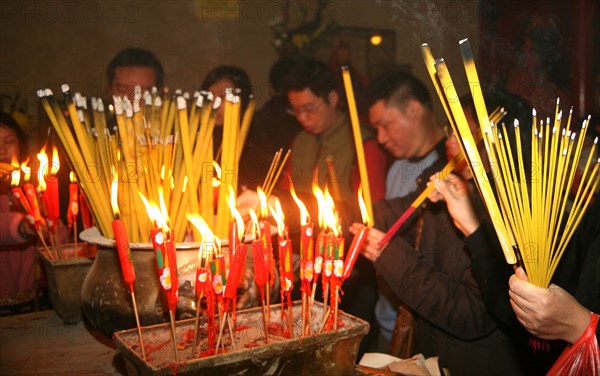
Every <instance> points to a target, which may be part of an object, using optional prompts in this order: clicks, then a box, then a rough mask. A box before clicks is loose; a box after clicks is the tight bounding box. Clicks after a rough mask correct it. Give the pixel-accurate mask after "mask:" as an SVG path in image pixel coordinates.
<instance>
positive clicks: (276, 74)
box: [269, 58, 296, 96]
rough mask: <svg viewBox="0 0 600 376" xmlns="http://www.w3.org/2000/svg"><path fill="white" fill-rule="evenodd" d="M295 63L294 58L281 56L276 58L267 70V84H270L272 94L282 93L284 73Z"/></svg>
mask: <svg viewBox="0 0 600 376" xmlns="http://www.w3.org/2000/svg"><path fill="white" fill-rule="evenodd" d="M294 64H296V60H294V59H291V58H281V59H279V60H277V61H276V62H275V63H274V64H273V65H272V66H271V69H270V70H269V84H270V85H271V87H272V89H273V92H274V95H276V96H279V95H283V94H284V93H283V86H282V85H283V82H284V79H285V77H286V75H287V74H288V73H289V71H290V70H291V69H292V67H293V66H294Z"/></svg>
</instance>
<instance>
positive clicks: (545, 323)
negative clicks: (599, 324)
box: [508, 268, 591, 343]
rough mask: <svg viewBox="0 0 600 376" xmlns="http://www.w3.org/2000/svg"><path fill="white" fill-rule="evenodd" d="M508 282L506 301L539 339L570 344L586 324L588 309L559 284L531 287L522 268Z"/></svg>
mask: <svg viewBox="0 0 600 376" xmlns="http://www.w3.org/2000/svg"><path fill="white" fill-rule="evenodd" d="M508 284H509V287H510V289H509V291H508V294H509V295H510V304H511V305H512V308H513V311H515V314H516V315H517V318H518V319H519V322H520V323H521V324H522V325H523V326H524V327H525V329H527V331H529V333H531V334H533V335H535V336H537V337H539V338H542V339H562V340H565V341H567V342H569V343H574V342H575V341H577V339H578V338H579V337H580V336H581V335H582V334H583V332H584V331H585V329H586V328H587V327H588V325H589V324H590V319H591V315H590V311H589V310H587V309H586V308H585V307H583V306H582V305H581V304H579V302H578V301H577V300H576V299H575V298H574V297H573V296H571V295H570V294H569V293H568V292H566V291H565V290H563V289H562V288H560V287H559V286H556V285H550V287H548V288H543V287H538V286H535V285H533V284H531V283H529V281H528V279H527V275H526V274H525V272H524V271H523V269H522V268H519V269H517V271H516V273H515V274H514V275H512V276H511V277H510V279H509V281H508Z"/></svg>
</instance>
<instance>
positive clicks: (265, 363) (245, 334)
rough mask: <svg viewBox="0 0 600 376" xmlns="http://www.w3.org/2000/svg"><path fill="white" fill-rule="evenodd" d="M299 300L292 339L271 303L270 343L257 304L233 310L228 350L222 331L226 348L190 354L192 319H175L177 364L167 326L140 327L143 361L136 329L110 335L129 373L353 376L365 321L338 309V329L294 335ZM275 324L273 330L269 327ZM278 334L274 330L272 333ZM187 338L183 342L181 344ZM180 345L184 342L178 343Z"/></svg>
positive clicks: (317, 308)
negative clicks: (144, 355) (235, 312)
mask: <svg viewBox="0 0 600 376" xmlns="http://www.w3.org/2000/svg"><path fill="white" fill-rule="evenodd" d="M301 309H302V307H301V302H295V303H294V306H293V317H294V319H293V323H294V328H293V331H294V338H291V339H290V338H285V337H283V336H282V335H283V334H282V330H277V328H279V329H281V326H280V320H281V305H272V306H271V316H270V317H271V324H270V325H269V327H270V328H271V331H270V334H269V343H268V344H267V343H265V336H264V329H263V328H264V326H263V315H262V309H261V308H260V307H257V308H252V309H248V310H244V311H239V312H238V313H237V319H236V324H235V329H234V330H233V332H234V340H235V342H236V344H235V346H234V347H233V348H232V346H231V341H230V335H229V332H228V331H227V330H226V333H225V334H224V335H223V338H225V345H226V351H225V353H223V352H222V350H221V349H220V352H219V353H218V354H217V355H209V356H202V357H200V358H199V357H198V354H195V356H193V354H192V338H193V326H194V320H193V319H191V320H181V321H178V322H177V323H176V338H177V343H178V344H179V345H180V349H179V350H178V351H179V362H176V361H175V356H174V350H173V343H172V341H171V327H170V324H168V323H167V324H159V325H153V326H148V327H143V328H142V338H143V340H144V348H145V350H146V361H144V360H143V359H142V353H141V350H140V347H139V337H138V331H137V329H129V330H124V331H119V332H115V333H114V336H113V339H114V341H115V343H116V344H117V346H118V347H119V349H120V351H121V352H122V355H123V357H124V358H125V363H126V367H127V374H128V375H130V376H133V375H172V374H177V375H242V374H243V375H261V376H262V375H286V374H293V375H310V376H314V375H353V374H354V368H355V360H356V355H357V352H358V346H359V344H360V341H361V340H362V338H363V337H364V336H365V335H366V334H367V332H368V331H369V324H367V323H366V322H365V321H363V320H361V319H359V318H356V317H354V316H350V315H348V314H346V313H343V312H341V311H340V312H339V316H338V330H337V331H329V332H324V333H319V334H311V335H308V336H304V337H299V334H300V332H301V326H302V324H301V317H300V316H301ZM322 317H323V306H322V304H321V303H318V302H315V304H314V306H313V309H312V318H311V320H312V323H311V333H316V332H317V331H318V330H319V326H320V325H321V319H322ZM225 327H227V325H225ZM206 328H207V324H206V317H203V318H202V319H201V321H200V331H199V337H200V339H201V340H200V341H199V348H198V350H197V352H198V353H202V352H204V353H206V350H207V347H208V345H207V339H206ZM274 328H275V330H274ZM277 332H279V333H277ZM186 342H187V343H186ZM182 344H183V345H182Z"/></svg>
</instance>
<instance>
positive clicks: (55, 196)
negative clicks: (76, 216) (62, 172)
mask: <svg viewBox="0 0 600 376" xmlns="http://www.w3.org/2000/svg"><path fill="white" fill-rule="evenodd" d="M44 180H45V181H46V200H47V201H46V202H47V206H46V215H47V217H48V219H50V220H51V221H52V226H53V227H54V226H56V224H57V223H58V219H59V218H60V201H59V193H58V178H57V177H56V176H53V175H50V176H46V177H45V178H44Z"/></svg>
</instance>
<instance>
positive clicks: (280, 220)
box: [269, 199, 285, 236]
mask: <svg viewBox="0 0 600 376" xmlns="http://www.w3.org/2000/svg"><path fill="white" fill-rule="evenodd" d="M269 209H271V214H272V215H273V218H275V222H277V231H278V232H279V234H280V235H282V236H283V234H284V232H285V223H284V220H285V215H284V214H283V209H282V208H281V203H280V202H279V199H275V208H273V207H272V206H270V207H269Z"/></svg>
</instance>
